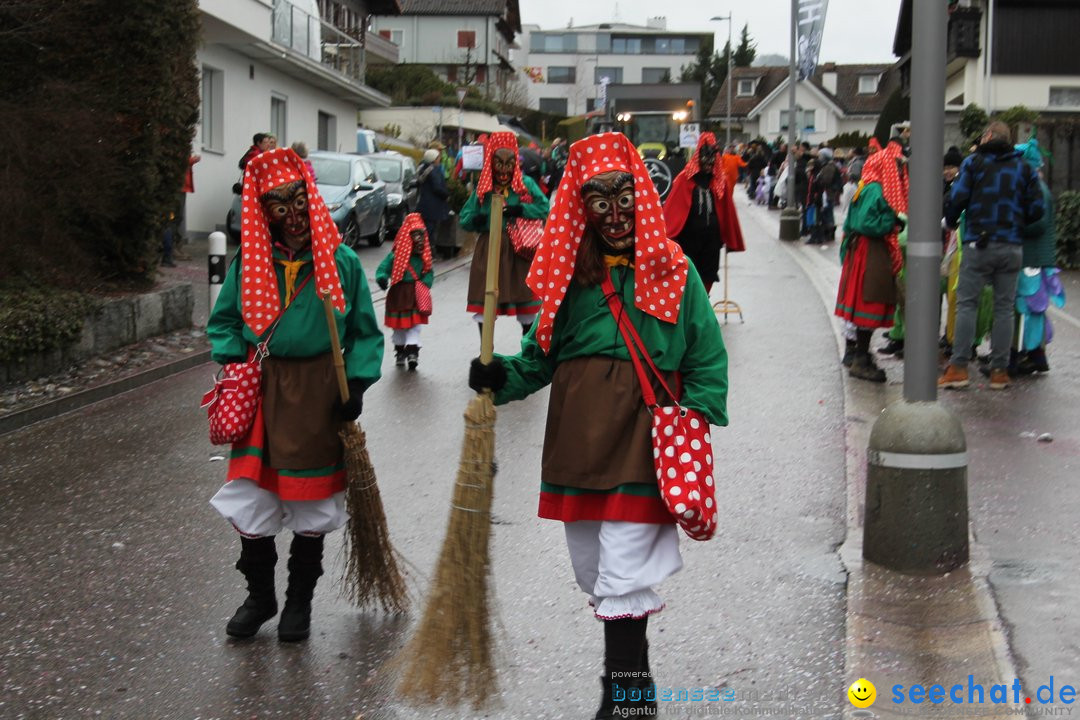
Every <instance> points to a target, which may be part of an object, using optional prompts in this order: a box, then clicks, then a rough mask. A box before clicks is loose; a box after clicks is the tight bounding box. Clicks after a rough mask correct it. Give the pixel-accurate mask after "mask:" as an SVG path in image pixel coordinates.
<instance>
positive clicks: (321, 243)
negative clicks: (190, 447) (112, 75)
mask: <svg viewBox="0 0 1080 720" xmlns="http://www.w3.org/2000/svg"><path fill="white" fill-rule="evenodd" d="M243 188H244V189H243V198H242V200H243V202H242V206H241V207H242V214H241V228H242V230H241V246H240V251H239V254H238V256H237V258H236V260H235V261H234V262H233V264H232V266H231V267H230V268H229V270H228V274H227V275H226V277H225V282H224V284H223V285H222V288H221V294H220V296H219V297H218V300H217V303H216V304H215V305H214V307H213V309H212V311H211V313H210V320H209V322H208V323H207V328H206V334H207V337H209V339H210V343H211V347H212V350H211V357H212V358H213V359H214V361H215V362H219V363H221V364H223V365H225V364H232V363H239V362H244V361H245V360H247V359H249V358H251V357H252V356H253V355H254V354H255V348H256V346H257V345H259V344H260V343H262V344H265V345H266V349H267V352H268V355H267V357H265V359H264V360H263V361H262V382H261V385H260V387H259V390H260V397H259V404H258V408H257V411H256V414H255V420H254V423H253V424H252V426H251V430H250V431H249V432H248V434H247V436H246V437H244V438H243V439H242V440H240V441H239V442H236V443H234V444H233V447H232V453H231V457H230V460H229V469H228V475H227V478H226V483H225V486H224V487H223V488H222V489H221V490H219V491H218V493H217V494H216V495H215V496H214V498H213V499H212V500H211V504H212V505H213V506H214V508H215V509H217V510H218V512H220V513H221V514H222V515H223V516H224V517H225V519H227V520H228V521H229V522H230V523H232V525H233V527H234V528H236V530H237V531H238V532H239V533H240V543H241V550H240V560H239V561H238V562H237V565H236V567H237V569H238V570H240V572H242V573H243V574H244V577H245V578H246V580H247V585H248V597H247V599H246V600H245V601H244V604H243V605H241V606H240V608H238V609H237V611H236V614H235V615H234V616H233V618H232V619H231V620H230V621H229V624H228V626H227V627H226V632H227V633H228V634H229V635H230V636H233V637H250V636H252V635H254V634H255V633H256V632H257V631H258V629H259V626H260V625H262V624H263V623H264V622H266V621H267V620H269V619H270V618H271V617H273V616H274V615H275V614H277V597H276V595H275V592H274V565H275V564H276V562H277V551H276V549H275V544H274V536H275V535H276V534H277V533H278V532H280V531H281V530H283V529H289V530H292V531H293V533H294V535H293V541H292V545H291V548H290V558H289V585H288V589H287V591H286V594H285V596H286V601H285V607H284V609H283V610H282V613H281V620H280V622H279V624H278V637H279V638H280V639H281V640H302V639H304V638H306V637H307V636H308V634H309V632H310V630H309V627H310V616H311V598H312V594H313V593H314V591H315V583H316V581H317V579H318V577H319V575H321V574H322V548H323V535H324V534H325V533H328V532H330V531H332V530H336V529H337V528H339V527H341V526H342V525H344V524H345V522H346V521H347V520H348V515H347V514H346V512H345V500H344V495H345V493H344V490H345V467H344V463H343V459H344V458H343V448H342V444H341V440H340V439H339V437H338V433H337V430H338V428H339V427H340V424H341V422H342V421H351V420H355V419H356V417H357V416H358V415H359V414H360V410H361V406H362V400H363V394H364V391H365V390H366V389H367V388H368V386H370V385H371V384H372V383H374V382H375V381H376V380H378V379H379V373H380V366H381V364H382V353H383V339H382V333H381V332H380V331H379V328H378V326H377V324H376V322H375V311H374V308H373V307H372V304H371V293H370V291H369V290H368V286H367V281H366V279H365V277H364V271H363V268H361V267H360V261H359V259H358V258H357V257H356V253H354V252H353V251H352V250H351V249H349V248H348V247H347V246H345V245H343V244H342V243H341V238H340V237H339V235H338V232H337V229H336V228H335V227H334V222H333V220H332V219H331V218H330V213H329V212H328V211H327V209H326V205H325V203H324V202H323V199H322V197H321V196H320V195H319V192H318V190H317V189H316V187H315V182H314V180H313V179H312V177H311V173H310V171H309V170H308V168H307V166H306V165H305V164H304V162H303V160H301V159H300V157H299V156H298V155H297V154H296V153H295V152H293V150H291V149H289V148H277V149H274V150H270V151H268V152H264V153H262V154H260V155H258V156H257V157H255V158H254V159H252V160H251V161H250V162H249V163H248V164H247V167H246V169H245V171H244V183H243ZM322 293H328V294H329V295H330V297H331V298H332V299H333V305H334V316H335V320H336V322H337V329H338V335H339V337H340V338H341V339H342V348H343V350H344V354H345V368H346V376H347V377H348V382H349V393H350V396H351V397H350V399H349V402H348V403H342V402H341V401H340V397H339V394H338V388H337V383H336V380H335V373H334V370H333V359H332V357H331V352H330V333H329V331H328V329H327V325H326V323H327V320H326V312H325V309H324V306H323V302H322V298H321V295H322Z"/></svg>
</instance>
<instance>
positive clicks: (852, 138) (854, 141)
mask: <svg viewBox="0 0 1080 720" xmlns="http://www.w3.org/2000/svg"><path fill="white" fill-rule="evenodd" d="M869 144H870V136H869V135H864V134H862V133H861V132H858V131H855V132H846V133H840V134H839V135H837V136H836V137H834V138H832V139H831V140H829V147H831V148H833V149H837V148H845V149H848V150H851V149H854V148H859V147H861V148H864V147H866V146H867V145H869Z"/></svg>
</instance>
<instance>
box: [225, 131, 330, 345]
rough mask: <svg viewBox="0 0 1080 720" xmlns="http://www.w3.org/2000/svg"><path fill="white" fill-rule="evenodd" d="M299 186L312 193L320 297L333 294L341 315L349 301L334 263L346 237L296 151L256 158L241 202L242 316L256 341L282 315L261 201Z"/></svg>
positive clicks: (277, 151) (313, 246) (248, 171)
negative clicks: (287, 186)
mask: <svg viewBox="0 0 1080 720" xmlns="http://www.w3.org/2000/svg"><path fill="white" fill-rule="evenodd" d="M297 180H303V181H304V185H305V186H306V187H307V198H308V217H309V218H310V219H311V253H312V261H313V262H314V268H315V287H316V288H317V289H318V292H319V295H320V296H322V294H323V293H324V292H329V293H330V298H331V300H332V301H333V303H334V307H335V308H336V309H337V310H338V312H342V313H344V312H345V296H344V294H343V293H342V291H341V280H340V279H339V278H338V272H337V264H336V263H335V262H334V252H335V251H336V250H337V247H338V245H340V244H341V235H339V234H338V231H337V227H336V226H335V225H334V220H333V219H332V218H331V217H330V211H329V210H327V209H326V203H325V202H323V199H322V196H321V195H319V191H318V189H316V187H315V180H314V178H312V176H311V171H310V170H308V167H307V165H306V164H304V161H303V160H301V159H300V156H299V155H297V154H296V153H295V152H294V151H293V150H292V148H287V147H280V148H274V149H273V150H268V151H267V152H264V153H261V154H259V155H257V156H256V157H255V158H253V159H252V160H251V162H249V163H248V164H247V167H246V168H245V169H244V191H243V196H242V198H241V211H240V217H241V227H242V228H243V229H242V231H241V242H242V243H243V246H242V247H241V249H240V258H241V263H242V265H241V266H240V299H241V303H242V305H241V313H242V315H243V317H244V323H245V324H246V325H247V326H248V327H249V328H251V331H252V332H253V333H255V335H257V336H258V335H262V334H263V332H265V331H266V329H267V328H268V327H270V324H271V323H273V322H274V320H275V319H276V318H277V316H278V314H279V313H280V312H281V298H280V294H279V292H278V286H277V274H276V273H275V272H274V261H273V257H272V254H271V253H272V243H273V241H272V240H271V238H270V226H269V224H268V223H267V222H266V213H265V212H264V211H263V207H262V202H261V201H260V200H259V198H261V197H262V196H263V194H264V193H266V192H267V191H269V190H273V189H274V188H276V187H278V186H280V185H285V184H287V183H291V182H295V181H297Z"/></svg>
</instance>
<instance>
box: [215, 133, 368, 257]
mask: <svg viewBox="0 0 1080 720" xmlns="http://www.w3.org/2000/svg"><path fill="white" fill-rule="evenodd" d="M308 160H310V161H311V166H312V167H313V168H314V169H315V182H316V186H317V187H318V188H319V194H320V195H322V197H323V200H324V201H325V202H326V207H327V209H328V210H329V211H330V217H332V218H333V219H334V224H335V225H337V228H338V232H340V233H341V238H342V240H344V241H345V244H346V245H348V246H349V247H353V248H354V247H356V246H357V245H359V244H360V240H361V239H366V240H367V241H368V242H369V243H370V244H371V245H372V246H374V247H378V246H379V245H382V244H383V243H384V242H386V238H387V235H388V233H389V224H388V222H387V215H388V213H387V190H386V183H385V182H383V181H382V180H380V179H379V175H378V172H377V171H376V169H375V167H374V166H372V165H371V163H369V162H368V161H367V160H365V159H362V158H361V157H360V156H358V155H350V154H348V153H334V152H324V151H318V152H313V153H311V154H310V156H309V157H308ZM233 193H234V195H233V201H232V206H231V207H230V208H229V212H228V214H227V216H226V219H225V227H226V230H227V231H228V233H229V237H230V238H231V239H232V240H233V242H239V240H240V183H236V184H235V185H234V186H233Z"/></svg>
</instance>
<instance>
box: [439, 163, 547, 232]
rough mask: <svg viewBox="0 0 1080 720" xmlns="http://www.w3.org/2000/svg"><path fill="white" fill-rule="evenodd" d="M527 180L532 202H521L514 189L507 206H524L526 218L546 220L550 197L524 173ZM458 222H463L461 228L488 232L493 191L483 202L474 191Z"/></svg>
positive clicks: (523, 212)
mask: <svg viewBox="0 0 1080 720" xmlns="http://www.w3.org/2000/svg"><path fill="white" fill-rule="evenodd" d="M521 179H522V180H523V181H524V182H525V189H526V190H528V191H529V194H530V195H532V202H531V203H528V204H524V203H522V202H521V198H520V197H518V194H517V193H516V192H514V191H513V190H511V191H510V193H509V196H508V197H507V198H506V206H507V207H516V206H518V205H521V206H522V209H521V216H522V217H523V218H525V219H526V220H545V219H547V215H548V210H549V207H548V199H547V197H545V196H544V193H542V192H541V191H540V186H538V185H537V184H536V181H535V180H533V179H532V178H531V177H529V176H528V175H523V176H522V178H521ZM458 222H460V223H461V229H462V230H467V231H469V232H479V233H486V232H487V231H488V225H489V224H490V223H491V193H488V195H487V197H485V198H484V202H483V203H481V202H480V200H479V198H477V196H476V193H475V192H474V193H473V194H472V195H470V196H469V199H468V200H467V201H466V202H465V207H463V208H461V215H459V216H458ZM503 222H504V223H505V222H506V221H505V220H504V221H503Z"/></svg>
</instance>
